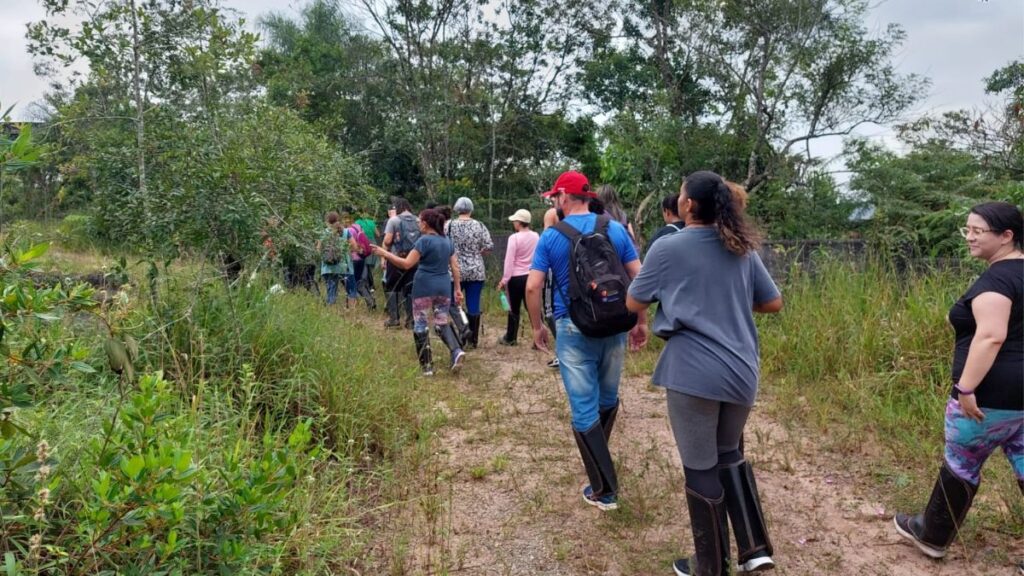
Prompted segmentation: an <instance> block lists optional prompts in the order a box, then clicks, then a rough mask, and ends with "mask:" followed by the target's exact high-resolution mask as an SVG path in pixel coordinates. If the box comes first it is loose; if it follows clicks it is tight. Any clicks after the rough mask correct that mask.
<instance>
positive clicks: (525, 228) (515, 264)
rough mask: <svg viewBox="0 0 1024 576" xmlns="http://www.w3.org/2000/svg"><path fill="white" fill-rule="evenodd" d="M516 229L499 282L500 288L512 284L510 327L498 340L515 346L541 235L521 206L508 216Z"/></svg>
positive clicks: (509, 311)
mask: <svg viewBox="0 0 1024 576" xmlns="http://www.w3.org/2000/svg"><path fill="white" fill-rule="evenodd" d="M508 219H509V221H510V222H512V227H513V228H514V229H515V231H516V233H515V234H513V235H511V236H509V237H508V247H507V248H506V249H505V268H504V272H502V275H501V281H500V282H498V290H504V289H506V288H508V302H509V310H508V328H507V329H506V330H505V335H504V336H502V337H501V338H500V339H499V340H498V344H502V345H505V346H515V344H516V338H517V337H518V336H519V308H520V307H521V306H522V304H523V301H524V300H525V299H526V277H527V276H528V275H529V274H530V261H531V260H533V251H534V250H535V249H536V248H537V240H539V239H540V236H538V235H537V233H536V232H534V231H533V230H530V220H531V219H532V217H531V215H530V211H529V210H523V209H519V210H516V213H515V214H513V215H511V216H509V217H508Z"/></svg>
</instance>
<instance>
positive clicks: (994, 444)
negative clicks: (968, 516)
mask: <svg viewBox="0 0 1024 576" xmlns="http://www.w3.org/2000/svg"><path fill="white" fill-rule="evenodd" d="M981 411H982V412H984V414H985V419H984V420H982V421H981V422H977V421H975V420H972V419H971V418H969V417H968V416H967V415H966V414H964V411H963V409H962V408H960V403H959V402H957V401H956V400H954V399H952V398H950V399H949V401H948V402H947V403H946V463H947V464H948V465H949V468H950V470H952V471H953V473H954V474H956V475H957V476H959V477H960V478H963V479H964V480H966V481H968V482H970V483H971V484H973V485H975V486H977V485H978V483H979V482H981V467H982V466H983V465H984V464H985V460H987V459H988V457H989V456H991V455H992V453H993V452H995V450H996V448H1000V447H1001V448H1002V449H1003V454H1005V455H1006V459H1007V460H1009V461H1010V466H1011V467H1012V468H1013V472H1014V474H1016V475H1017V480H1018V481H1024V411H1021V410H996V409H992V408H982V409H981Z"/></svg>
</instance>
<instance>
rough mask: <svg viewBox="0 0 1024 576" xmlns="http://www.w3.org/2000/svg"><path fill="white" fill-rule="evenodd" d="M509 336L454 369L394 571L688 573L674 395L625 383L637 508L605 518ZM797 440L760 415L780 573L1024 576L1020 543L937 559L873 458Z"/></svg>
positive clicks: (544, 385)
mask: <svg viewBox="0 0 1024 576" xmlns="http://www.w3.org/2000/svg"><path fill="white" fill-rule="evenodd" d="M493 332H494V331H493V330H492V331H491V333H490V334H488V336H487V337H486V340H487V342H486V343H482V344H484V346H483V347H482V348H481V349H480V350H477V351H475V352H473V353H471V359H470V361H469V362H468V364H467V366H466V369H465V370H464V374H463V375H461V376H459V377H457V378H449V377H448V376H446V375H440V374H439V378H440V380H439V383H440V384H441V386H440V388H442V389H443V390H444V391H445V392H444V393H443V394H442V398H441V399H440V400H439V405H438V407H439V410H441V411H442V412H443V413H444V414H445V416H446V418H447V423H446V425H445V426H444V427H443V428H442V429H441V432H440V437H439V438H437V439H436V450H437V454H436V457H435V458H434V459H433V460H434V463H433V464H432V465H431V466H428V467H426V468H424V469H423V470H421V471H420V474H421V481H422V482H423V484H424V485H425V486H427V487H429V491H430V494H429V495H427V496H425V497H424V499H423V500H421V501H419V502H418V503H417V504H416V505H409V506H407V507H406V509H405V511H404V512H402V513H399V514H397V515H396V516H395V521H394V522H393V524H394V525H393V526H392V527H391V530H393V531H395V533H394V534H393V535H391V536H390V537H392V538H394V539H395V540H394V541H396V542H400V546H401V547H402V548H401V549H402V550H403V553H402V554H398V555H395V558H394V560H393V562H392V565H391V566H389V570H390V572H391V573H393V574H468V575H485V574H486V575H491V574H499V575H552V576H554V575H583V574H608V575H641V574H644V575H646V574H672V569H671V567H670V564H671V561H672V559H673V558H675V557H677V556H678V555H680V554H681V553H683V552H685V551H689V550H691V549H692V541H691V540H690V536H689V520H688V516H687V514H686V512H685V501H684V497H683V495H682V486H683V480H682V467H681V465H680V463H679V458H678V455H677V453H676V451H675V445H674V441H673V439H672V434H671V431H670V429H669V425H668V420H667V418H666V416H665V407H664V392H663V391H662V390H660V389H656V388H653V387H651V386H650V385H649V384H648V383H647V380H646V379H645V378H627V379H626V380H625V381H624V382H623V385H622V386H621V396H622V402H623V406H622V409H621V411H620V414H619V418H618V423H617V424H616V428H615V433H614V435H613V437H612V440H611V448H612V454H613V456H615V457H616V460H617V465H618V470H619V478H620V486H621V493H620V503H621V506H620V510H618V511H616V512H612V513H602V512H600V511H598V510H597V509H595V508H592V507H590V506H587V505H585V504H584V503H583V502H582V501H581V497H580V488H581V486H582V485H583V484H584V483H585V480H586V477H585V474H584V472H583V469H582V465H581V464H580V461H579V456H578V455H577V453H576V448H575V444H574V442H573V441H572V438H571V436H570V432H569V416H568V410H567V407H566V402H565V398H564V393H563V390H562V385H561V381H560V379H559V377H558V374H557V371H554V370H550V369H548V368H546V367H545V366H544V361H545V357H544V356H543V355H541V354H540V353H539V352H534V351H531V350H529V348H528V347H527V346H525V345H520V346H518V347H515V348H507V347H500V346H497V345H495V344H494V340H495V338H496V336H494V334H493ZM410 347H411V346H410ZM442 374H443V372H442ZM762 401H763V402H770V398H765V399H763V400H762ZM791 430H792V427H787V426H783V425H781V424H780V423H778V422H774V421H772V420H771V419H770V418H769V417H768V416H766V415H765V413H764V411H763V410H759V409H757V408H755V410H754V412H753V414H752V417H751V421H750V423H749V424H748V428H747V436H746V439H747V448H746V453H747V456H748V458H749V459H750V460H751V461H752V462H753V463H754V467H755V470H756V471H757V473H758V478H757V479H758V484H759V487H760V490H761V494H762V497H763V501H764V506H765V512H766V515H767V517H768V522H769V526H770V531H771V536H772V540H773V542H774V545H775V560H776V562H777V569H776V571H775V574H780V575H799V576H803V575H808V576H809V575H815V576H817V575H823V574H839V575H843V574H868V575H879V576H881V575H898V576H945V575H949V576H952V575H954V574H956V575H960V574H972V575H973V574H978V575H987V574H992V575H1004V576H1009V575H1011V574H1015V568H1014V567H1013V562H1012V560H1013V559H1018V560H1019V559H1020V558H1024V544H1022V543H1020V542H1017V543H1015V544H1014V545H1013V546H1012V549H1011V550H1005V549H1003V550H999V549H995V548H994V547H992V546H988V547H985V549H982V550H971V551H968V550H964V549H963V548H962V547H954V549H953V550H952V551H951V553H950V555H949V557H948V558H947V559H946V560H945V561H944V562H934V561H931V560H928V559H926V558H925V557H923V556H922V555H920V554H919V553H918V552H917V551H916V549H913V548H912V547H910V546H909V545H908V544H905V543H904V542H903V541H902V540H901V539H900V538H899V537H898V536H897V535H896V534H895V532H894V531H893V529H892V524H891V522H892V521H891V517H892V511H891V510H887V509H885V508H884V507H883V506H882V505H881V504H880V502H881V501H882V500H883V499H881V498H872V497H871V494H870V493H869V489H868V488H866V487H867V485H868V484H867V482H865V481H862V480H860V479H861V478H863V476H862V475H863V473H864V470H865V469H866V468H867V467H868V464H867V462H868V461H870V458H871V457H872V455H871V454H844V455H842V456H838V455H832V454H828V453H822V452H820V451H818V450H820V449H818V450H816V449H814V447H813V446H812V445H811V443H810V442H809V440H808V439H806V438H804V437H803V436H804V435H802V434H800V433H798V432H792V431H791ZM424 502H427V504H424ZM734 553H735V550H734Z"/></svg>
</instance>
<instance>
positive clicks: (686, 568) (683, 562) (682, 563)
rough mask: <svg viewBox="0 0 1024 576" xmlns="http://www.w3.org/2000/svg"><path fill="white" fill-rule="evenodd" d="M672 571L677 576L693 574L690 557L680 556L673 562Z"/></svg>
mask: <svg viewBox="0 0 1024 576" xmlns="http://www.w3.org/2000/svg"><path fill="white" fill-rule="evenodd" d="M672 571H673V572H675V573H676V576H692V575H693V573H694V571H693V570H692V569H690V559H689V558H680V559H678V560H676V561H675V562H673V563H672Z"/></svg>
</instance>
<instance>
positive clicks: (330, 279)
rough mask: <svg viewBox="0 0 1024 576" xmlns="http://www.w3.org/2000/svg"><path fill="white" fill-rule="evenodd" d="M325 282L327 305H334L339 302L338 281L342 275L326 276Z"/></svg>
mask: <svg viewBox="0 0 1024 576" xmlns="http://www.w3.org/2000/svg"><path fill="white" fill-rule="evenodd" d="M323 276H324V282H326V283H327V305H328V306H329V305H331V304H334V303H335V302H336V301H337V300H338V279H339V278H340V277H341V275H340V274H324V275H323Z"/></svg>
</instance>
